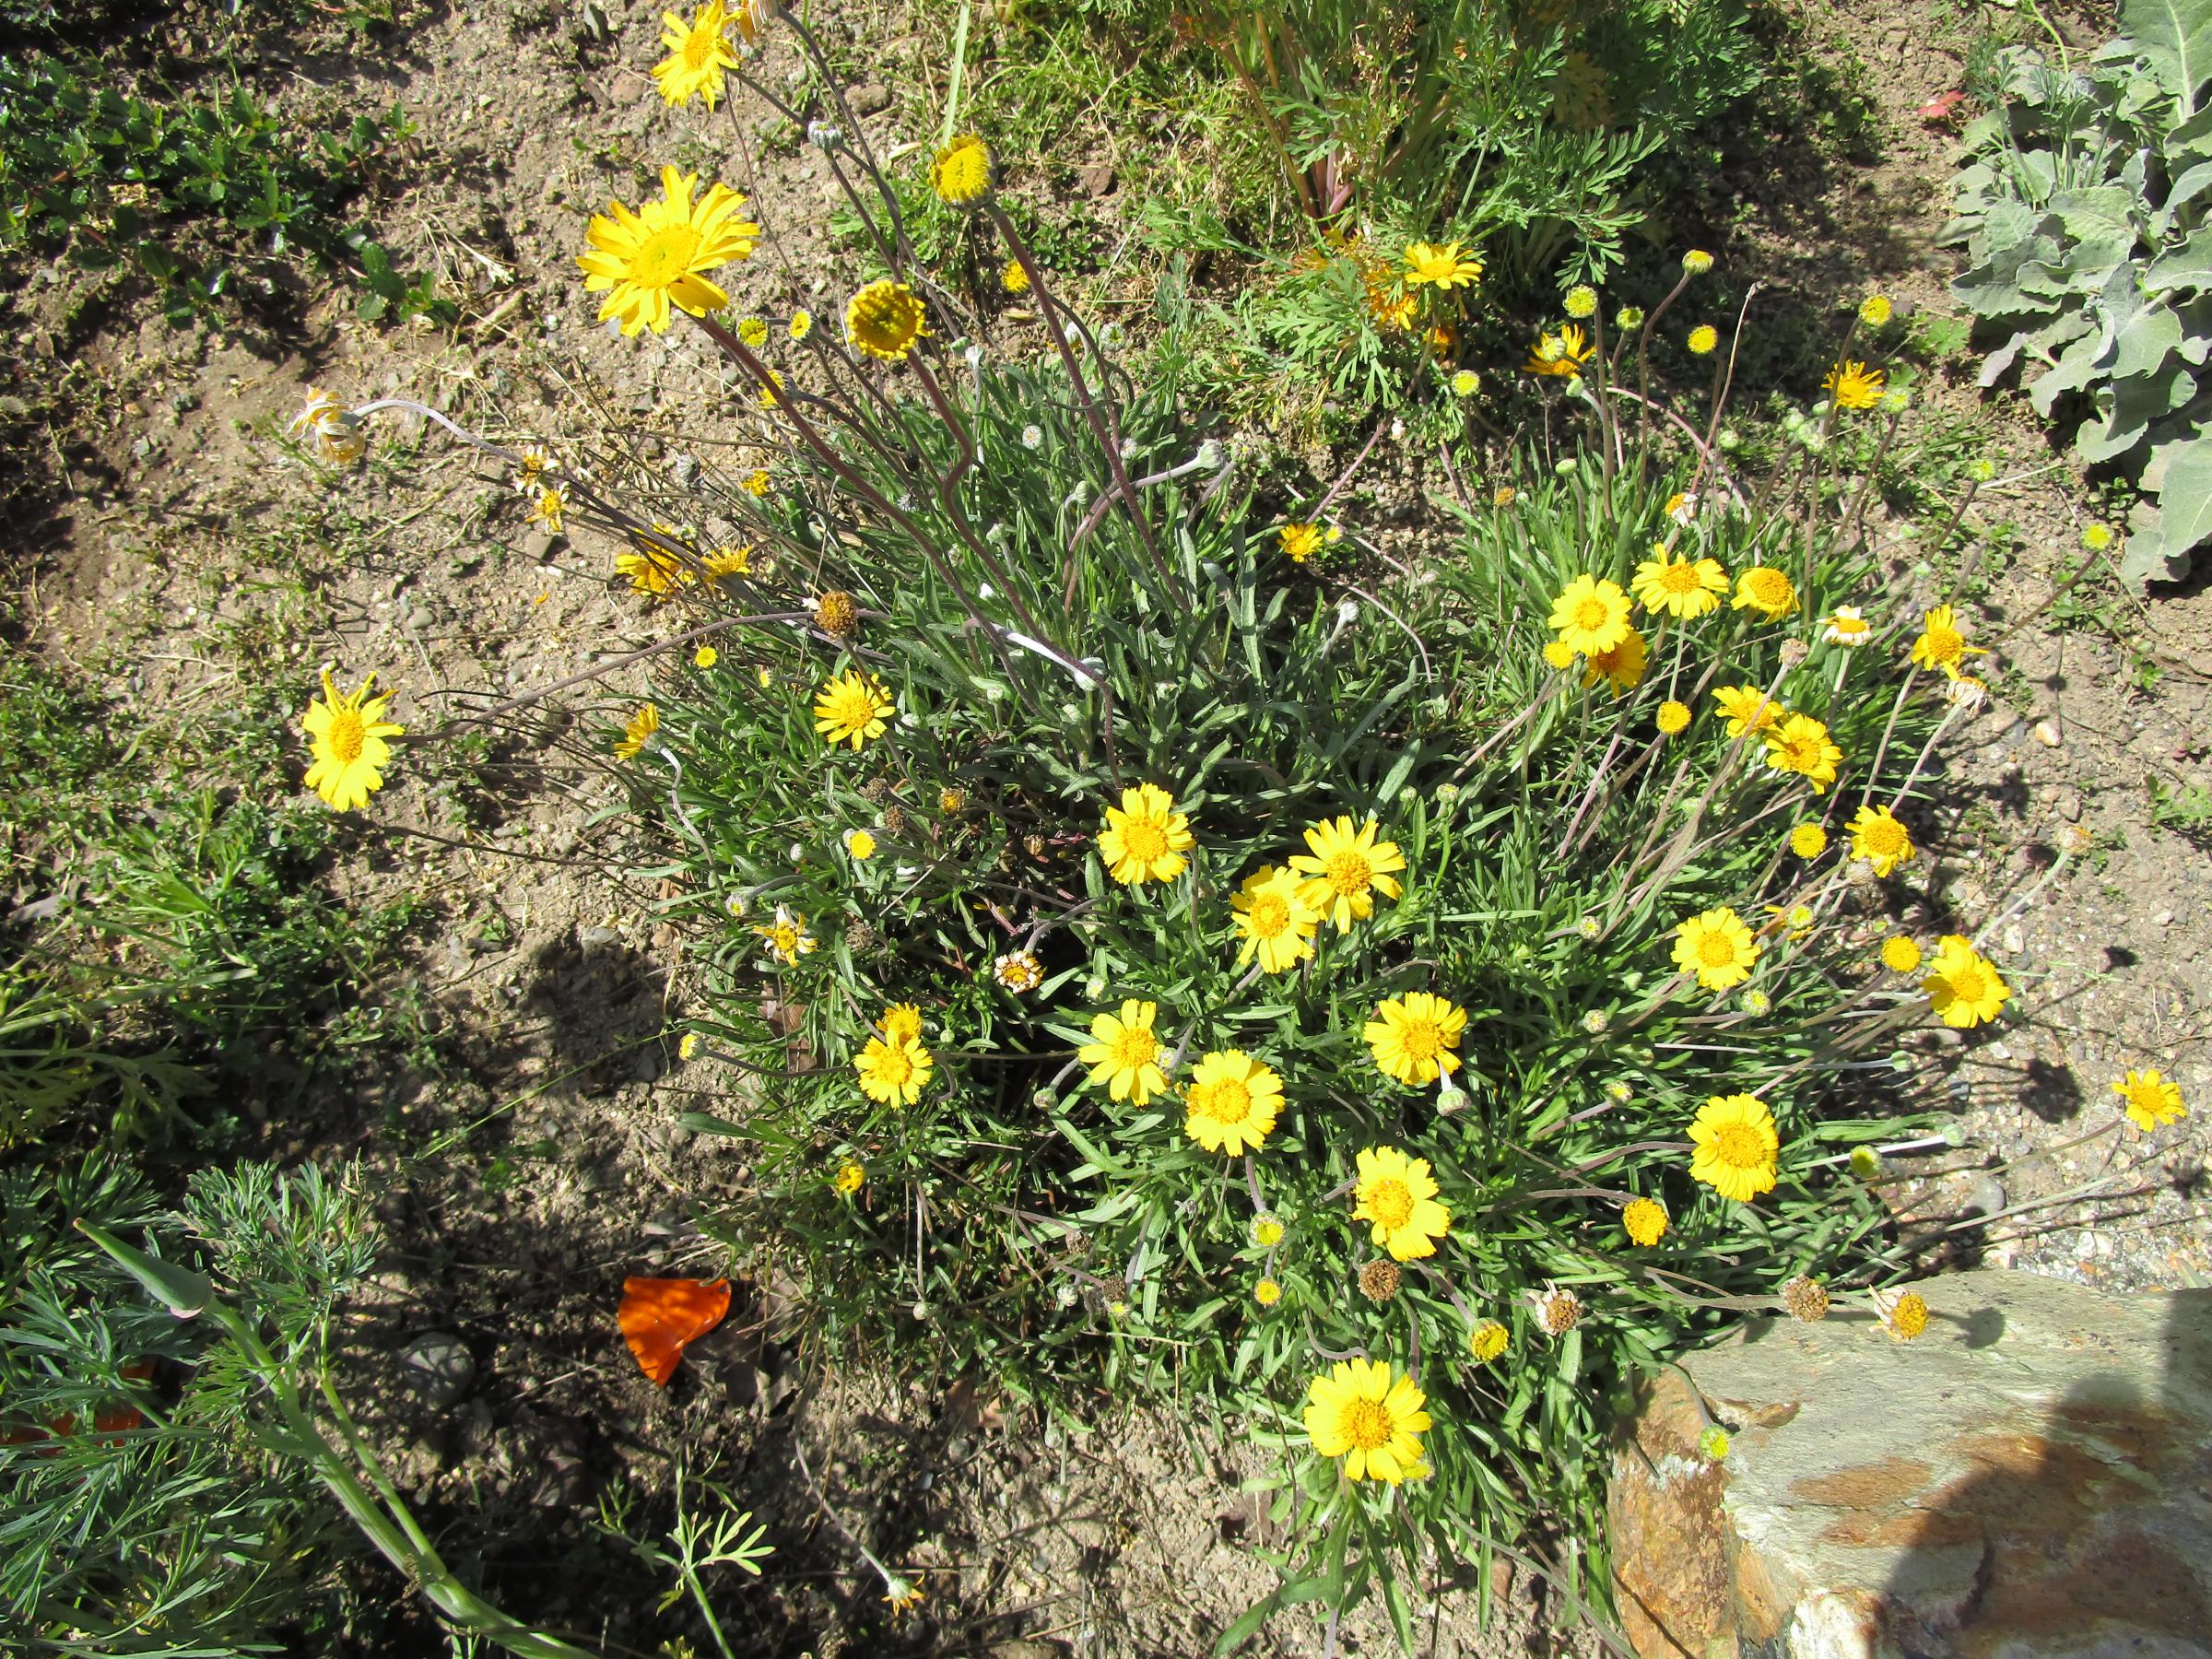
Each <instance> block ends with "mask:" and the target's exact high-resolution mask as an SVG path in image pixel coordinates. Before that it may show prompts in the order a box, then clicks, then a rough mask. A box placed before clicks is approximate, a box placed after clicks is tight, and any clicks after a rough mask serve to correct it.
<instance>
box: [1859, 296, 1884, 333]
mask: <svg viewBox="0 0 2212 1659" xmlns="http://www.w3.org/2000/svg"><path fill="white" fill-rule="evenodd" d="M1891 314H1892V312H1891V307H1890V304H1889V296H1888V295H1887V294H1869V295H1867V296H1866V298H1865V299H1864V300H1860V301H1859V321H1860V322H1862V323H1864V324H1866V326H1867V327H1869V328H1880V327H1881V326H1882V325H1883V324H1886V323H1888V321H1889V318H1890V316H1891Z"/></svg>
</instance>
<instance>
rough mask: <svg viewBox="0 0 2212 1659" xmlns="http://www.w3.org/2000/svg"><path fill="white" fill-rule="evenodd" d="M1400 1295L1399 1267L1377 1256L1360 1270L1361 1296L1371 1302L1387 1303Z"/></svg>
mask: <svg viewBox="0 0 2212 1659" xmlns="http://www.w3.org/2000/svg"><path fill="white" fill-rule="evenodd" d="M1397 1293H1398V1265H1397V1264H1396V1263H1395V1262H1393V1261H1387V1260H1385V1259H1384V1258H1382V1257H1381V1256H1377V1257H1376V1258H1375V1259H1374V1260H1373V1261H1371V1262H1370V1263H1369V1264H1368V1265H1366V1266H1364V1267H1362V1268H1360V1269H1359V1294H1360V1295H1362V1296H1364V1297H1366V1298H1367V1300H1369V1301H1371V1302H1386V1301H1388V1300H1390V1299H1391V1298H1392V1297H1394V1296H1395V1295H1396V1294H1397Z"/></svg>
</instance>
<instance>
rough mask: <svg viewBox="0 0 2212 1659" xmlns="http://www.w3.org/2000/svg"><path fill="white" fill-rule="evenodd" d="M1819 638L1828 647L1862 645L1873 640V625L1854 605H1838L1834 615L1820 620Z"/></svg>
mask: <svg viewBox="0 0 2212 1659" xmlns="http://www.w3.org/2000/svg"><path fill="white" fill-rule="evenodd" d="M1820 637H1821V638H1822V639H1823V640H1826V641H1828V642H1829V643H1830V645H1864V644H1865V643H1866V641H1868V640H1871V639H1872V638H1874V624H1873V623H1871V622H1869V621H1867V620H1866V618H1865V616H1864V615H1863V614H1862V613H1861V612H1860V610H1859V607H1858V606H1855V605H1839V606H1836V614H1835V615H1834V616H1832V617H1823V618H1821V619H1820Z"/></svg>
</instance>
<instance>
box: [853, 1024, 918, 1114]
mask: <svg viewBox="0 0 2212 1659" xmlns="http://www.w3.org/2000/svg"><path fill="white" fill-rule="evenodd" d="M936 1065H937V1062H936V1057H935V1055H933V1054H932V1053H930V1052H929V1051H928V1050H927V1049H925V1048H924V1047H923V1046H922V1045H921V1043H920V1042H918V1041H915V1040H914V1039H912V1038H911V1037H909V1038H904V1039H901V1040H900V1041H896V1042H894V1041H891V1040H889V1039H888V1038H885V1037H871V1038H869V1039H868V1041H867V1044H866V1046H865V1047H864V1048H863V1049H862V1050H861V1051H860V1053H858V1054H856V1055H855V1056H854V1057H853V1071H854V1072H856V1073H858V1074H859V1077H860V1092H861V1093H863V1094H865V1095H866V1096H867V1097H868V1099H869V1100H881V1101H882V1102H883V1103H884V1104H885V1105H887V1106H912V1104H913V1103H914V1102H915V1101H916V1100H920V1099H921V1098H922V1091H923V1089H924V1088H927V1087H928V1086H929V1075H930V1073H931V1072H933V1071H935V1069H936Z"/></svg>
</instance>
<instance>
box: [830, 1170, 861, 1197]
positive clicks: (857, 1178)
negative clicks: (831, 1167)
mask: <svg viewBox="0 0 2212 1659" xmlns="http://www.w3.org/2000/svg"><path fill="white" fill-rule="evenodd" d="M867 1178H868V1172H867V1171H865V1170H864V1169H862V1168H861V1167H860V1166H859V1165H858V1164H856V1163H843V1164H840V1165H839V1166H838V1170H837V1180H836V1181H835V1182H833V1183H832V1184H833V1185H835V1187H836V1188H837V1190H838V1191H839V1192H840V1193H841V1194H844V1195H845V1196H846V1197H848V1198H850V1197H852V1196H853V1194H855V1193H857V1192H859V1191H860V1188H861V1183H862V1182H865V1181H866V1180H867Z"/></svg>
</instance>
